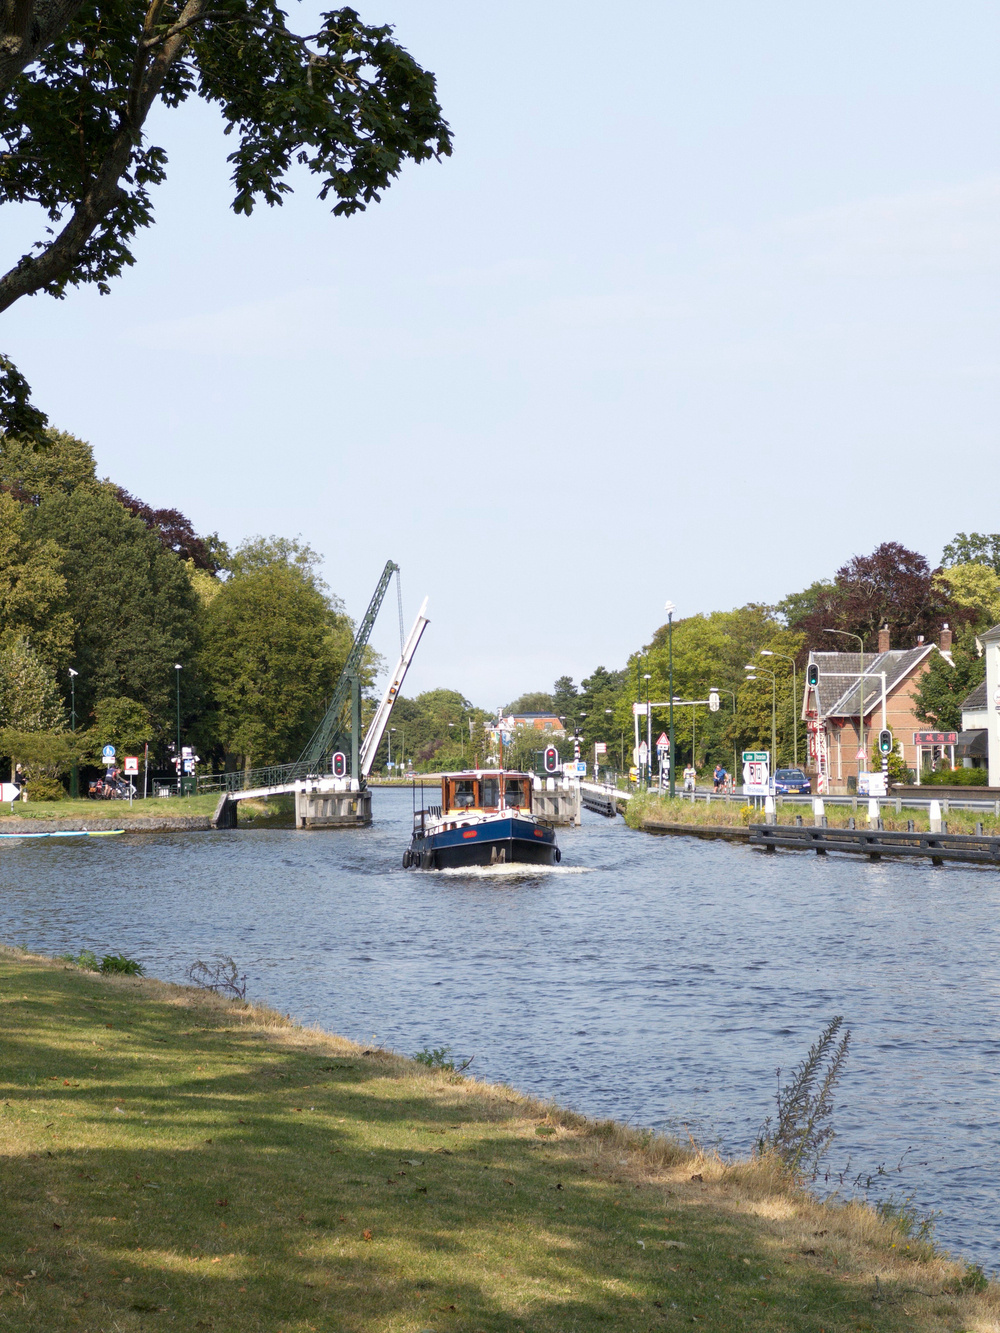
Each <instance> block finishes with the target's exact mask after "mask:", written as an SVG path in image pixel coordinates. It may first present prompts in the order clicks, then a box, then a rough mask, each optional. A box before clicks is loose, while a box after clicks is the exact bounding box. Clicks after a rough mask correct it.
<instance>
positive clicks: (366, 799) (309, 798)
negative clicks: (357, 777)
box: [295, 789, 372, 828]
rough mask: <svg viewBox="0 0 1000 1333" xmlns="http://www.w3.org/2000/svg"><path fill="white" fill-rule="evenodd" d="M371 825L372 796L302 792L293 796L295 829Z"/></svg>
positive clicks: (320, 791) (349, 792)
mask: <svg viewBox="0 0 1000 1333" xmlns="http://www.w3.org/2000/svg"><path fill="white" fill-rule="evenodd" d="M371 822H372V794H371V792H370V791H368V790H367V789H366V790H365V791H350V790H348V791H330V790H315V791H309V790H302V789H299V790H298V791H296V793H295V827H296V828H360V827H363V826H364V825H365V824H370V823H371Z"/></svg>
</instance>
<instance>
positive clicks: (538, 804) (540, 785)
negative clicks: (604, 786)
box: [531, 778, 580, 826]
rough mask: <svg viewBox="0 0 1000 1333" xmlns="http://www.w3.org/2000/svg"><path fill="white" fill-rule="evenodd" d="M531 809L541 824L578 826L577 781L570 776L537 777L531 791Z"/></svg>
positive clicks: (578, 787) (578, 793)
mask: <svg viewBox="0 0 1000 1333" xmlns="http://www.w3.org/2000/svg"><path fill="white" fill-rule="evenodd" d="M531 809H532V813H533V814H534V816H535V818H536V819H537V820H538V821H539V822H540V823H542V824H552V825H557V824H558V825H566V824H570V825H573V824H575V825H577V826H579V823H580V784H579V782H574V781H572V779H570V778H537V779H536V780H535V784H534V790H533V791H532V793H531Z"/></svg>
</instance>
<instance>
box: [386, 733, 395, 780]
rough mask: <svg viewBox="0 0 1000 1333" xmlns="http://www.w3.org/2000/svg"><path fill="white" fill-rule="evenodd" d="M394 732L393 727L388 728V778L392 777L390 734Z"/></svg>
mask: <svg viewBox="0 0 1000 1333" xmlns="http://www.w3.org/2000/svg"><path fill="white" fill-rule="evenodd" d="M395 730H396V728H395V727H390V728H389V760H388V763H389V776H390V777H392V733H393V732H394V731H395Z"/></svg>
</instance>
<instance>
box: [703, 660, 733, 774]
mask: <svg viewBox="0 0 1000 1333" xmlns="http://www.w3.org/2000/svg"><path fill="white" fill-rule="evenodd" d="M713 690H714V691H715V693H716V694H730V695H732V698H733V786H734V788H735V786H736V691H735V690H731V689H730V688H729V686H728V685H723V686H722V687H721V689H720V688H719V686H718V685H711V686H709V691H708V692H709V694H711V693H712V691H713Z"/></svg>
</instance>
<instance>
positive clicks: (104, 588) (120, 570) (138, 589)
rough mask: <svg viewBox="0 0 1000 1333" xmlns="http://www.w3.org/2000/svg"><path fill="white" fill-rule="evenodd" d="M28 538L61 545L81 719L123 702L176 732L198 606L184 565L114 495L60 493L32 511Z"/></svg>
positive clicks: (188, 687)
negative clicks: (97, 706) (106, 702)
mask: <svg viewBox="0 0 1000 1333" xmlns="http://www.w3.org/2000/svg"><path fill="white" fill-rule="evenodd" d="M29 515H30V523H29V531H30V532H31V534H32V535H33V536H34V537H35V538H36V539H38V540H40V541H51V542H54V543H55V544H56V545H57V546H58V547H59V549H60V553H61V573H62V575H63V577H64V578H65V581H66V592H65V597H64V603H63V609H65V610H68V611H69V612H70V613H71V615H72V617H73V622H74V633H73V656H72V662H71V665H72V666H73V667H74V668H75V669H76V670H77V671H78V672H79V673H80V674H79V676H78V677H77V682H76V699H77V711H78V715H79V716H81V717H86V716H87V715H88V714H89V712H90V710H91V708H92V707H93V705H94V703H95V702H96V701H97V700H98V699H107V698H116V697H120V696H126V697H128V698H130V699H134V700H136V702H138V703H140V704H142V705H143V706H144V707H145V708H147V709H149V711H150V713H151V715H152V718H153V722H154V725H155V726H156V727H157V730H158V734H160V735H163V736H170V735H171V734H172V731H173V718H174V698H175V689H176V685H177V681H176V679H175V663H178V662H179V663H181V666H182V674H181V685H182V688H183V690H184V691H185V693H186V694H187V695H188V697H190V692H191V691H192V690H193V689H194V685H195V682H194V681H193V680H192V676H193V667H194V656H195V648H196V644H197V639H198V618H199V612H200V602H199V600H198V598H197V596H196V595H195V592H194V589H193V588H192V586H191V581H190V579H189V578H188V575H187V571H186V570H185V568H184V565H183V564H182V563H181V561H180V560H178V559H177V557H176V556H175V555H173V554H172V553H171V552H170V551H166V550H164V548H163V545H162V543H161V542H160V540H159V537H158V536H157V535H156V534H155V533H153V532H150V530H149V529H148V528H147V527H146V525H145V524H144V523H142V522H141V521H140V520H139V519H137V518H134V517H133V516H132V515H131V514H130V513H128V511H127V510H125V509H124V508H123V507H122V506H121V505H120V504H119V503H118V501H117V500H116V499H115V497H114V494H113V493H112V490H111V488H110V487H108V486H100V487H97V488H95V489H93V490H91V489H88V488H85V487H78V488H77V489H76V490H74V491H72V492H71V493H70V494H68V495H67V494H64V493H62V492H58V491H57V492H53V493H51V494H49V495H48V496H47V497H46V498H45V499H44V500H43V501H42V503H41V504H40V505H39V506H38V508H37V509H35V510H33V511H29Z"/></svg>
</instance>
